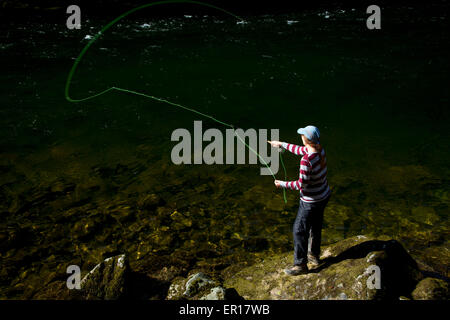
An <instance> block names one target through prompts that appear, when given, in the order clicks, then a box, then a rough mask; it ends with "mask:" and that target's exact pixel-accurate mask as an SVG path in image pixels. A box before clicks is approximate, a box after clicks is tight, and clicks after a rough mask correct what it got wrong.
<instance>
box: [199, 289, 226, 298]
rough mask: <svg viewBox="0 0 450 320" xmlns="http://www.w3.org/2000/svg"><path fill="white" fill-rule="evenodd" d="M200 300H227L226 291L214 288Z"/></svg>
mask: <svg viewBox="0 0 450 320" xmlns="http://www.w3.org/2000/svg"><path fill="white" fill-rule="evenodd" d="M200 300H225V289H224V288H222V287H214V288H212V289H211V291H210V293H208V294H207V295H205V296H203V297H201V298H200Z"/></svg>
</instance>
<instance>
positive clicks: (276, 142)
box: [267, 141, 283, 148]
mask: <svg viewBox="0 0 450 320" xmlns="http://www.w3.org/2000/svg"><path fill="white" fill-rule="evenodd" d="M267 143H270V145H271V146H272V147H274V148H279V147H281V144H282V143H283V142H281V141H267Z"/></svg>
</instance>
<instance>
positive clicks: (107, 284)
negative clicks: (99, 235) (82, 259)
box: [80, 254, 129, 300]
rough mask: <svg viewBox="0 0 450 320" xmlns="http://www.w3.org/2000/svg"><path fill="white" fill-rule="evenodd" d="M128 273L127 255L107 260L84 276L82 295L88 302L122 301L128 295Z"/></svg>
mask: <svg viewBox="0 0 450 320" xmlns="http://www.w3.org/2000/svg"><path fill="white" fill-rule="evenodd" d="M128 272H129V266H128V261H127V257H126V255H125V254H122V255H118V256H115V257H110V258H107V259H105V260H104V261H103V262H101V263H99V264H98V265H96V266H95V267H94V268H93V269H92V270H91V271H90V272H89V273H88V274H87V275H86V276H84V278H83V279H82V280H81V291H80V294H81V295H82V297H83V298H84V299H88V300H116V299H121V298H123V297H124V296H125V294H126V292H125V291H126V290H125V288H126V285H127V284H126V282H127V281H126V280H127V274H128Z"/></svg>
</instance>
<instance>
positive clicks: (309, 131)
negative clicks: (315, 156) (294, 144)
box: [297, 126, 320, 143]
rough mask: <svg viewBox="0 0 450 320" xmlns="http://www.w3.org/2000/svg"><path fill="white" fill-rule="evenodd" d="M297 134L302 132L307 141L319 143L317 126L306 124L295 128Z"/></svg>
mask: <svg viewBox="0 0 450 320" xmlns="http://www.w3.org/2000/svg"><path fill="white" fill-rule="evenodd" d="M297 133H298V134H303V135H304V136H305V137H306V138H307V139H308V140H309V141H312V142H313V143H320V131H319V129H317V127H314V126H307V127H304V128H300V129H298V130H297Z"/></svg>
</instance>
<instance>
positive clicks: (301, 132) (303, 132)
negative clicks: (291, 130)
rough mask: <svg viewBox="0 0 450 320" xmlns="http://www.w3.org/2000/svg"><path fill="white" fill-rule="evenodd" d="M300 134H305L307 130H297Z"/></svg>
mask: <svg viewBox="0 0 450 320" xmlns="http://www.w3.org/2000/svg"><path fill="white" fill-rule="evenodd" d="M297 133H298V134H305V129H304V128H300V129H298V130H297Z"/></svg>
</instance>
